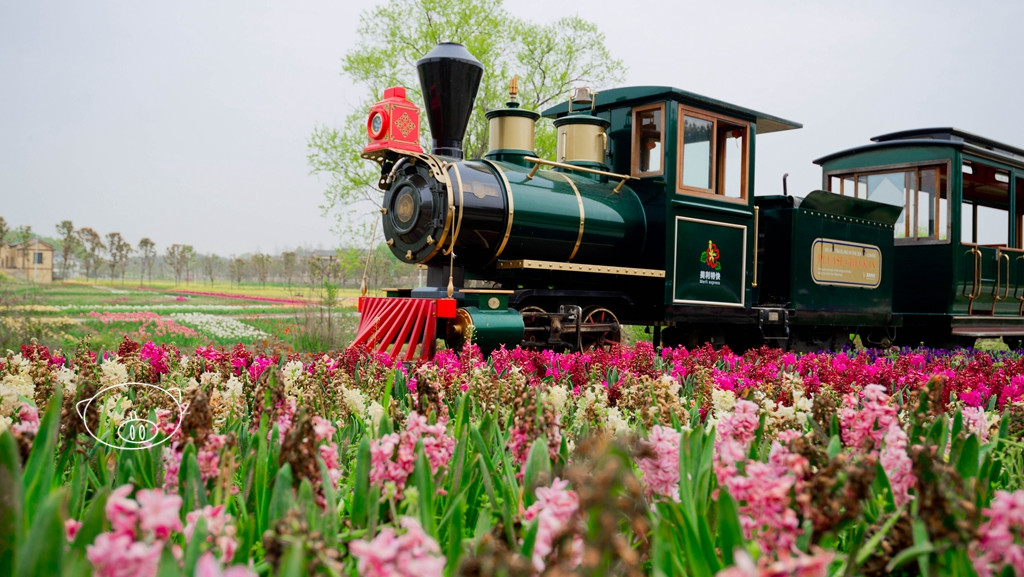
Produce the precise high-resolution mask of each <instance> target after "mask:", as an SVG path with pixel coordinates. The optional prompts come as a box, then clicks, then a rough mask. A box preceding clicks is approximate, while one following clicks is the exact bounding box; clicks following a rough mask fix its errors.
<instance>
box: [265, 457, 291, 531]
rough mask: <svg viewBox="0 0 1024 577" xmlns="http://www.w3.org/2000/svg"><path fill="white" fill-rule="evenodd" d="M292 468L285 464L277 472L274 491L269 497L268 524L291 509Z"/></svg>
mask: <svg viewBox="0 0 1024 577" xmlns="http://www.w3.org/2000/svg"><path fill="white" fill-rule="evenodd" d="M292 501H293V497H292V466H291V465H289V464H288V463H285V464H284V466H283V467H281V468H280V469H279V470H278V471H277V477H275V478H274V489H273V493H272V496H271V497H270V509H269V511H268V515H269V518H268V524H269V523H270V522H272V521H277V520H278V519H281V518H282V517H284V516H285V514H287V513H288V510H289V509H291V508H292Z"/></svg>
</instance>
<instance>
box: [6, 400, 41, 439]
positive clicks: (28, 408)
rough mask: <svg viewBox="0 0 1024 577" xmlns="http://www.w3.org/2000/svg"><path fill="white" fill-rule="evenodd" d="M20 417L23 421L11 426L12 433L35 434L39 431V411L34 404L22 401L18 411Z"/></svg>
mask: <svg viewBox="0 0 1024 577" xmlns="http://www.w3.org/2000/svg"><path fill="white" fill-rule="evenodd" d="M18 419H20V420H21V422H20V423H18V424H16V425H13V426H12V427H11V432H12V433H15V434H18V435H24V434H31V435H35V434H36V433H38V432H39V411H38V410H37V409H36V408H35V407H33V406H32V405H30V404H28V403H25V402H22V403H21V409H20V410H19V411H18Z"/></svg>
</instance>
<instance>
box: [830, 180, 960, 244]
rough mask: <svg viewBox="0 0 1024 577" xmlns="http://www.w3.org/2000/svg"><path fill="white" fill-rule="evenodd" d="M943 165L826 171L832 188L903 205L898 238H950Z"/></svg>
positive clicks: (939, 239) (896, 229) (947, 195)
mask: <svg viewBox="0 0 1024 577" xmlns="http://www.w3.org/2000/svg"><path fill="white" fill-rule="evenodd" d="M946 172H947V171H946V166H945V165H940V166H927V167H917V168H910V169H907V170H896V171H887V172H865V173H859V174H834V175H829V178H828V185H829V190H831V191H832V192H835V193H838V194H842V195H847V196H854V197H856V198H866V199H868V200H873V201H876V202H883V203H886V204H892V205H895V206H902V207H903V212H901V213H900V217H899V220H897V221H896V224H895V226H894V231H893V234H894V235H895V237H896V238H897V239H914V240H917V241H921V240H935V241H946V240H948V239H949V193H948V185H947V179H946Z"/></svg>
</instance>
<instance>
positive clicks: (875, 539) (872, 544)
mask: <svg viewBox="0 0 1024 577" xmlns="http://www.w3.org/2000/svg"><path fill="white" fill-rule="evenodd" d="M905 508H906V505H903V506H901V507H900V508H899V509H897V510H896V512H895V513H893V514H892V515H890V516H889V518H888V519H886V520H885V524H883V525H882V527H881V528H879V529H878V531H876V532H875V534H874V535H872V536H871V537H870V538H869V539H868V540H867V541H866V542H865V543H864V545H863V546H862V547H860V548H858V549H856V551H857V555H856V557H855V558H854V560H855V564H856V566H857V567H860V566H861V565H863V564H864V562H865V561H867V560H868V558H870V557H871V556H872V555H874V553H875V549H877V548H878V545H879V544H881V542H882V539H885V536H886V535H887V534H888V533H889V530H890V529H892V528H893V526H894V525H896V521H899V519H900V516H901V515H903V510H904V509H905Z"/></svg>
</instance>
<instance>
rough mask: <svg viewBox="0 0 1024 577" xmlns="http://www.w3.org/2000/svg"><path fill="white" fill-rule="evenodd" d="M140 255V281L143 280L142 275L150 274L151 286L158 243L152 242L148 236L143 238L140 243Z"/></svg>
mask: <svg viewBox="0 0 1024 577" xmlns="http://www.w3.org/2000/svg"><path fill="white" fill-rule="evenodd" d="M139 254H140V255H141V256H142V270H141V271H139V280H140V281H141V280H142V274H143V273H148V275H147V276H148V278H149V282H150V284H152V282H153V263H154V262H155V261H156V243H155V242H153V241H152V240H150V238H149V237H148V236H146V237H142V240H140V241H139Z"/></svg>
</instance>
